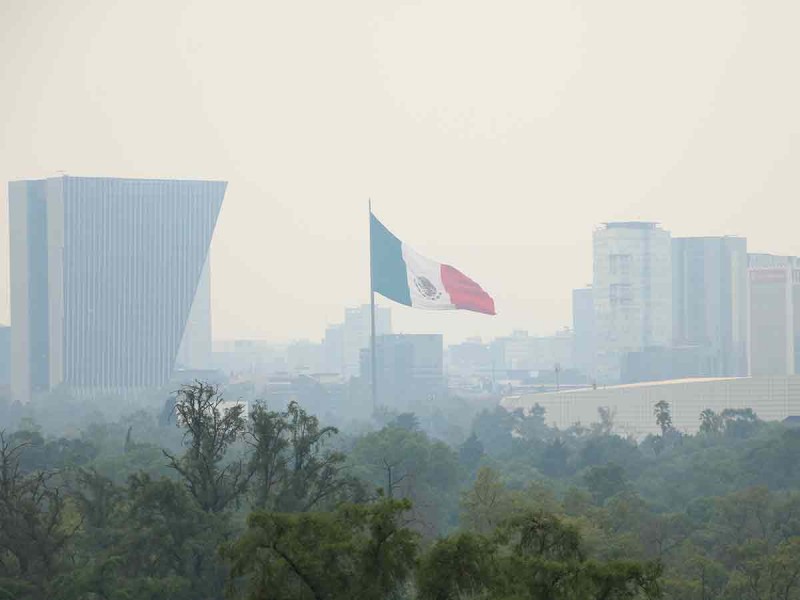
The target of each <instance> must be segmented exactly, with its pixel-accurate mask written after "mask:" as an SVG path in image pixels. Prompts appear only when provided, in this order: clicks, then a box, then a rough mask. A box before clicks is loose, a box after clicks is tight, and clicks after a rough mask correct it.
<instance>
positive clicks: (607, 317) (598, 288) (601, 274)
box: [592, 221, 672, 383]
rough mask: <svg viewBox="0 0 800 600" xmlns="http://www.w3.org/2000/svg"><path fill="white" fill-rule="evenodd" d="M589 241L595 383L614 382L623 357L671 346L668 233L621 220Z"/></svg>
mask: <svg viewBox="0 0 800 600" xmlns="http://www.w3.org/2000/svg"><path fill="white" fill-rule="evenodd" d="M593 238H594V240H593V242H594V280H593V284H592V295H593V302H594V315H595V344H596V345H595V349H596V363H595V371H596V379H597V381H598V382H601V383H614V382H617V381H619V379H620V370H621V361H622V360H623V358H624V356H625V355H626V354H627V353H628V352H638V351H640V350H642V349H644V348H650V347H658V346H669V345H670V343H671V341H672V252H671V247H670V234H669V232H668V231H665V230H663V229H661V228H660V227H659V226H658V224H657V223H650V222H639V221H626V222H616V223H606V224H604V225H603V226H602V227H601V228H599V229H597V230H595V232H594V236H593Z"/></svg>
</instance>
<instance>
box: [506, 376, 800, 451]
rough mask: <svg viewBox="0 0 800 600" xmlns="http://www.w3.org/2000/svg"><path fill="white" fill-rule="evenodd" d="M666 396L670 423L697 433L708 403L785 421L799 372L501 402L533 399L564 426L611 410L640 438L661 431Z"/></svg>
mask: <svg viewBox="0 0 800 600" xmlns="http://www.w3.org/2000/svg"><path fill="white" fill-rule="evenodd" d="M661 401H664V402H667V403H668V404H669V405H670V409H671V412H672V424H673V426H674V427H675V429H677V430H678V431H681V432H686V433H695V432H697V430H698V429H699V427H700V418H699V417H700V413H701V412H703V411H704V410H706V409H708V408H710V409H711V410H713V411H715V412H717V413H720V412H722V411H723V410H725V409H746V408H751V409H753V411H754V412H755V413H756V415H758V417H759V418H760V419H763V420H765V421H783V420H784V419H786V418H787V417H789V416H792V415H800V376H796V375H782V376H772V377H715V378H707V379H681V380H675V381H658V382H649V383H635V384H630V385H617V386H608V387H603V386H598V387H597V389H592V388H583V389H579V390H565V391H561V392H551V393H544V394H520V395H515V396H507V397H505V398H503V400H502V401H501V403H500V404H501V406H503V407H504V408H506V409H507V410H515V409H517V408H522V409H524V410H526V411H527V410H530V409H531V408H532V407H533V406H534V405H537V404H538V405H539V406H540V407H542V408H544V409H545V411H546V412H545V418H546V419H547V422H548V424H550V425H553V426H556V427H560V428H562V429H565V428H568V427H571V426H573V425H574V424H575V423H580V424H582V425H584V426H587V425H589V424H590V423H597V422H599V420H600V419H599V416H598V409H600V408H602V409H605V410H608V411H610V412H611V414H612V416H613V422H614V430H615V431H616V432H617V433H619V434H622V435H631V436H635V437H637V438H641V437H643V436H645V435H648V434H656V435H658V434H659V433H661V430H660V428H659V426H658V424H657V423H656V420H655V417H653V409H654V408H655V405H656V404H657V403H658V402H661Z"/></svg>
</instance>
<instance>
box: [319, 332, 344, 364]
mask: <svg viewBox="0 0 800 600" xmlns="http://www.w3.org/2000/svg"><path fill="white" fill-rule="evenodd" d="M322 356H323V358H322V361H323V369H324V370H325V372H326V373H335V374H337V375H341V374H342V373H343V372H344V370H343V369H344V326H343V325H342V324H341V323H337V324H335V325H329V326H328V328H327V329H325V339H324V340H323V341H322Z"/></svg>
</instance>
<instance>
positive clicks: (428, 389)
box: [361, 334, 446, 410]
mask: <svg viewBox="0 0 800 600" xmlns="http://www.w3.org/2000/svg"><path fill="white" fill-rule="evenodd" d="M375 357H376V363H377V365H376V375H377V379H378V386H377V389H378V401H379V403H380V404H382V405H384V406H388V407H390V408H394V409H399V410H413V409H414V405H415V404H417V403H420V402H426V401H427V400H429V399H430V398H434V397H439V396H440V395H441V394H443V393H444V392H445V389H446V385H445V379H444V342H443V337H442V335H441V334H390V335H381V336H378V337H377V338H376V339H375ZM371 359H372V357H371V352H370V350H369V348H365V349H364V350H363V351H362V352H361V373H362V377H369V373H370V367H371Z"/></svg>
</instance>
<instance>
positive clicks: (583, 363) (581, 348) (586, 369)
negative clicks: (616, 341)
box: [572, 286, 595, 378]
mask: <svg viewBox="0 0 800 600" xmlns="http://www.w3.org/2000/svg"><path fill="white" fill-rule="evenodd" d="M572 331H573V350H572V356H573V360H574V362H575V368H576V369H578V370H579V371H581V372H582V373H584V374H585V375H586V376H588V377H589V378H593V377H594V336H595V333H594V297H593V295H592V287H591V286H588V287H584V288H579V289H576V290H572Z"/></svg>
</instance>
